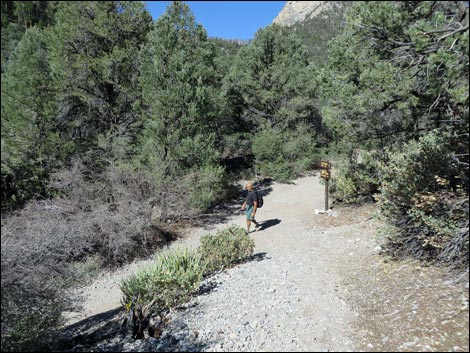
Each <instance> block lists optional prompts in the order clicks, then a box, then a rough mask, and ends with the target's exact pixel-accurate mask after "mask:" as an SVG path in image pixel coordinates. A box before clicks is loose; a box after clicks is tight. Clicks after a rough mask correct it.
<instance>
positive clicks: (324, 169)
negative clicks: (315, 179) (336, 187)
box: [320, 161, 331, 212]
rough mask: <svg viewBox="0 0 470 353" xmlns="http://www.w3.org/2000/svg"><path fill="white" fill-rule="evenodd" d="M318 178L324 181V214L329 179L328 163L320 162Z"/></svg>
mask: <svg viewBox="0 0 470 353" xmlns="http://www.w3.org/2000/svg"><path fill="white" fill-rule="evenodd" d="M320 169H321V172H320V176H321V178H322V179H323V180H325V212H326V211H327V210H328V181H329V180H330V178H331V163H330V161H323V162H320Z"/></svg>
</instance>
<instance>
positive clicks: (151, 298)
mask: <svg viewBox="0 0 470 353" xmlns="http://www.w3.org/2000/svg"><path fill="white" fill-rule="evenodd" d="M204 272H205V264H204V262H203V261H202V259H201V257H200V255H199V254H198V253H197V252H196V251H192V250H189V249H176V250H169V251H166V252H163V253H159V254H156V256H155V261H154V262H153V263H152V264H151V265H150V266H148V267H146V268H144V269H142V270H141V271H139V272H137V273H136V274H134V275H132V276H130V277H129V278H127V279H125V280H123V281H122V283H121V285H120V288H121V291H122V293H123V297H122V299H121V303H122V305H123V306H124V307H126V309H127V310H134V309H135V308H136V307H143V306H148V304H149V303H152V305H151V308H147V311H148V312H149V313H150V312H156V313H158V315H160V316H162V313H163V312H164V311H165V310H166V309H168V308H172V307H175V306H178V305H180V304H182V303H184V302H185V301H187V300H188V299H189V296H190V294H191V292H193V291H194V290H196V289H197V288H198V285H199V282H200V281H201V280H202V276H203V274H204ZM137 316H139V315H137Z"/></svg>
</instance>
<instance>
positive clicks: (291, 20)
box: [273, 1, 341, 27]
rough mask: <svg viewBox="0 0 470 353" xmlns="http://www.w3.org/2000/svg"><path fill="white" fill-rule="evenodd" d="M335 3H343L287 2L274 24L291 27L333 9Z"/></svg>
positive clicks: (338, 2)
mask: <svg viewBox="0 0 470 353" xmlns="http://www.w3.org/2000/svg"><path fill="white" fill-rule="evenodd" d="M334 3H337V4H341V1H287V2H286V4H285V5H284V7H283V8H282V10H281V12H279V14H278V15H277V16H276V18H275V19H274V20H273V23H277V24H280V25H283V26H288V27H289V26H292V25H294V24H295V23H297V22H301V21H303V20H305V19H307V18H309V17H315V16H318V15H319V14H320V13H322V12H324V11H326V10H328V9H330V8H332V7H333V5H334Z"/></svg>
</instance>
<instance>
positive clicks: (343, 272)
mask: <svg viewBox="0 0 470 353" xmlns="http://www.w3.org/2000/svg"><path fill="white" fill-rule="evenodd" d="M323 192H324V186H323V185H321V184H320V182H319V179H318V177H314V176H310V177H304V178H301V179H298V180H296V181H295V182H294V183H293V184H277V183H275V184H274V185H273V186H272V190H271V191H270V193H269V194H268V195H267V196H266V197H265V206H264V207H263V208H262V209H260V210H259V212H258V214H257V219H258V221H261V222H265V223H264V229H263V230H262V231H259V232H255V233H252V235H251V236H252V237H253V238H254V239H255V242H256V249H255V253H257V254H258V255H259V260H260V261H252V262H248V263H245V264H241V265H239V266H237V267H236V268H233V269H231V270H229V271H226V272H224V273H221V274H219V275H217V276H215V277H213V278H211V279H209V282H210V283H211V286H212V287H215V289H213V290H212V291H210V292H209V293H208V294H206V295H202V296H199V297H197V298H195V299H193V300H192V301H191V302H190V303H189V304H188V306H187V309H182V310H177V311H174V312H173V313H172V314H171V318H172V320H173V324H172V325H173V326H172V330H173V331H174V332H176V334H175V335H176V336H175V337H177V338H178V340H179V341H180V343H178V345H176V346H175V347H177V348H173V349H172V350H182V351H186V350H204V351H355V350H358V349H359V350H377V349H380V350H388V351H394V350H395V349H399V350H409V351H413V350H420V351H428V350H439V349H442V348H445V350H455V351H460V350H463V351H465V350H468V289H467V290H465V288H464V286H465V283H463V284H462V283H461V284H457V285H455V284H454V283H451V282H449V281H447V282H448V283H447V284H445V283H446V278H445V276H446V274H445V273H446V272H445V271H443V270H442V269H438V268H437V269H434V268H433V269H432V270H430V271H427V270H425V269H423V267H421V266H420V265H419V264H416V263H413V262H409V263H393V262H391V263H390V262H388V263H384V257H383V256H379V255H378V251H379V249H378V248H377V243H376V240H375V229H376V225H375V224H374V223H373V221H371V220H370V218H371V216H372V213H373V207H362V208H349V209H340V210H338V217H336V218H334V217H328V216H326V215H315V214H314V209H315V208H322V203H323V198H324V195H323ZM229 223H234V224H238V225H241V226H244V224H245V220H244V216H243V215H242V214H236V215H233V216H231V217H230V218H228V220H227V221H226V222H223V223H219V224H217V225H215V226H214V225H212V226H211V225H209V228H206V229H204V228H196V229H192V230H191V231H189V232H188V235H187V237H185V238H184V239H183V240H181V241H179V242H177V243H176V244H173V245H172V246H190V247H195V246H197V245H198V241H199V238H200V236H201V235H203V234H207V233H208V232H213V231H214V229H215V228H221V227H224V226H225V225H227V224H229ZM149 261H150V260H147V261H139V262H136V263H134V264H131V265H129V266H126V267H125V268H123V269H121V270H119V271H116V272H114V273H112V274H110V273H108V274H104V275H103V276H102V277H101V278H99V279H98V280H97V281H96V282H95V283H94V284H93V285H91V286H89V287H87V288H83V289H82V290H81V291H82V292H83V294H84V295H86V296H87V300H86V302H85V307H84V311H83V313H81V314H80V315H76V316H75V317H73V318H72V317H71V318H70V323H73V322H77V321H79V320H83V319H84V318H85V317H89V316H93V315H97V314H100V313H104V312H108V311H110V310H112V309H115V308H118V307H119V305H120V302H119V301H120V291H119V288H118V285H119V282H120V281H121V279H122V278H124V277H126V276H128V275H130V274H131V273H134V272H135V271H137V270H138V269H139V268H142V267H143V266H145V265H146V264H148V263H149ZM417 268H418V270H417ZM467 286H468V282H467ZM442 295H444V297H445V298H446V299H445V300H444V301H441V302H436V301H435V300H434V301H431V299H436V298H438V297H441V296H442ZM465 325H466V326H465ZM465 327H466V328H467V329H465ZM126 347H127V348H126ZM126 347H122V346H119V347H118V348H120V349H121V350H139V349H135V348H132V347H130V346H129V345H128V346H126ZM114 348H116V346H114ZM157 348H158V350H161V349H164V347H163V346H161V344H160V346H159V343H158V342H155V349H157ZM147 349H148V347H147ZM168 350H171V349H168Z"/></svg>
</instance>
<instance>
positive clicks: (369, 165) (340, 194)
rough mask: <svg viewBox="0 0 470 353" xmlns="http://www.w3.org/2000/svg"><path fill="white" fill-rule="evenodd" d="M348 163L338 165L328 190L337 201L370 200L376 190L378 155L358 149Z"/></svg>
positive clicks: (377, 183)
mask: <svg viewBox="0 0 470 353" xmlns="http://www.w3.org/2000/svg"><path fill="white" fill-rule="evenodd" d="M359 153H360V154H359V155H357V154H356V155H355V156H353V157H352V158H351V160H350V161H349V162H348V163H344V164H342V165H340V166H339V168H338V169H337V172H336V174H337V175H336V176H334V177H333V178H332V180H331V186H330V192H331V193H332V194H333V195H334V196H335V197H336V199H337V200H338V201H342V202H345V203H355V202H358V201H360V200H361V199H366V200H367V199H369V200H371V199H372V197H373V195H374V194H375V193H376V192H377V191H378V188H379V183H380V177H379V175H378V162H379V156H377V154H376V152H366V151H360V152H359Z"/></svg>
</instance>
